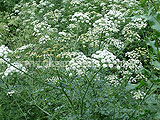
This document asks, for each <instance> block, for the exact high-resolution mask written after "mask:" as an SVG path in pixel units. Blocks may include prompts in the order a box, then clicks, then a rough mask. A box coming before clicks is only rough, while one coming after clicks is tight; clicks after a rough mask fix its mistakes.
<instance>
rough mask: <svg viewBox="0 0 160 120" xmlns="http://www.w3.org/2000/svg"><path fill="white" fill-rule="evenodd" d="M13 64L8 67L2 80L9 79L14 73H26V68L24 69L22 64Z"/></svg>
mask: <svg viewBox="0 0 160 120" xmlns="http://www.w3.org/2000/svg"><path fill="white" fill-rule="evenodd" d="M11 64H12V65H10V64H8V65H7V69H6V70H5V71H4V73H3V76H2V78H4V77H7V76H9V75H12V74H13V73H20V74H23V73H24V72H26V68H25V67H23V65H22V64H21V63H18V62H14V63H11ZM17 68H18V69H17ZM19 69H20V70H22V71H23V72H22V71H20V70H19Z"/></svg>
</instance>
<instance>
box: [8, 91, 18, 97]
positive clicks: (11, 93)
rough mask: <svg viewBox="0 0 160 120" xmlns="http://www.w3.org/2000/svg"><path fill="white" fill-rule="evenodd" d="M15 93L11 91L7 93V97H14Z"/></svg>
mask: <svg viewBox="0 0 160 120" xmlns="http://www.w3.org/2000/svg"><path fill="white" fill-rule="evenodd" d="M15 92H16V91H15V90H11V91H10V92H7V96H12V95H13V94H14V93H15Z"/></svg>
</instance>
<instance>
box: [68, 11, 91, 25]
mask: <svg viewBox="0 0 160 120" xmlns="http://www.w3.org/2000/svg"><path fill="white" fill-rule="evenodd" d="M70 21H74V22H78V23H89V24H90V22H89V21H90V18H89V17H88V13H81V12H76V13H74V15H73V16H72V19H70Z"/></svg>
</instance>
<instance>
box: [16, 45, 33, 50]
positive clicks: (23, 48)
mask: <svg viewBox="0 0 160 120" xmlns="http://www.w3.org/2000/svg"><path fill="white" fill-rule="evenodd" d="M33 46H35V45H33V44H28V45H24V46H22V47H20V48H17V49H16V50H15V52H16V51H24V50H25V49H27V48H30V47H33Z"/></svg>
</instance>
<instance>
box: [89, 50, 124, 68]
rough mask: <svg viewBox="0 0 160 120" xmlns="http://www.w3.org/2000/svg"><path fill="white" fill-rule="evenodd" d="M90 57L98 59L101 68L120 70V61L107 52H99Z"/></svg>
mask: <svg viewBox="0 0 160 120" xmlns="http://www.w3.org/2000/svg"><path fill="white" fill-rule="evenodd" d="M92 57H93V58H95V59H98V60H99V61H100V62H101V64H102V66H103V68H107V67H108V68H113V67H114V68H117V69H118V70H120V68H121V67H120V60H119V59H118V58H117V57H116V56H115V55H113V53H111V52H109V51H108V50H99V51H97V52H96V54H92Z"/></svg>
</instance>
